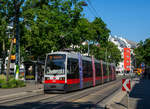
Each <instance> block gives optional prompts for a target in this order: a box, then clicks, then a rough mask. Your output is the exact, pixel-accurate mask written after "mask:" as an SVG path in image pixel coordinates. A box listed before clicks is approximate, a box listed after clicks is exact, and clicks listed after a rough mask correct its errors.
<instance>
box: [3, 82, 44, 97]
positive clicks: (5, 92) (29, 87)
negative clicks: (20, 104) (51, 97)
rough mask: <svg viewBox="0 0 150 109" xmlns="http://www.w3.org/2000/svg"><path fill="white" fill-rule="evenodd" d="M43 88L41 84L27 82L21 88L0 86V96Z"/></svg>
mask: <svg viewBox="0 0 150 109" xmlns="http://www.w3.org/2000/svg"><path fill="white" fill-rule="evenodd" d="M42 90H43V84H35V83H27V84H26V87H22V88H11V89H2V88H0V98H1V97H2V96H9V95H12V94H20V93H24V92H36V91H37V92H38V91H42Z"/></svg>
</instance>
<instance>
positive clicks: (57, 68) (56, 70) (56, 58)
mask: <svg viewBox="0 0 150 109" xmlns="http://www.w3.org/2000/svg"><path fill="white" fill-rule="evenodd" d="M65 59H66V56H65V55H64V54H52V55H48V57H47V61H46V72H45V74H47V75H53V74H57V75H62V74H64V73H65Z"/></svg>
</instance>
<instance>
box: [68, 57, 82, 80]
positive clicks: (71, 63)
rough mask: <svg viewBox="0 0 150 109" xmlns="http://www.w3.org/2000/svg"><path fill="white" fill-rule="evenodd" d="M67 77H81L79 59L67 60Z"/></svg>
mask: <svg viewBox="0 0 150 109" xmlns="http://www.w3.org/2000/svg"><path fill="white" fill-rule="evenodd" d="M67 78H68V79H77V78H79V64H78V59H73V58H68V61H67Z"/></svg>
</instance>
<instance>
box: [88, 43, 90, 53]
mask: <svg viewBox="0 0 150 109" xmlns="http://www.w3.org/2000/svg"><path fill="white" fill-rule="evenodd" d="M89 53H90V44H89V41H88V56H89Z"/></svg>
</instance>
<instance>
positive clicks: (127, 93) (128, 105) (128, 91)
mask: <svg viewBox="0 0 150 109" xmlns="http://www.w3.org/2000/svg"><path fill="white" fill-rule="evenodd" d="M127 96H128V98H127V99H128V101H127V103H128V106H127V109H129V108H130V107H129V91H127Z"/></svg>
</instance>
